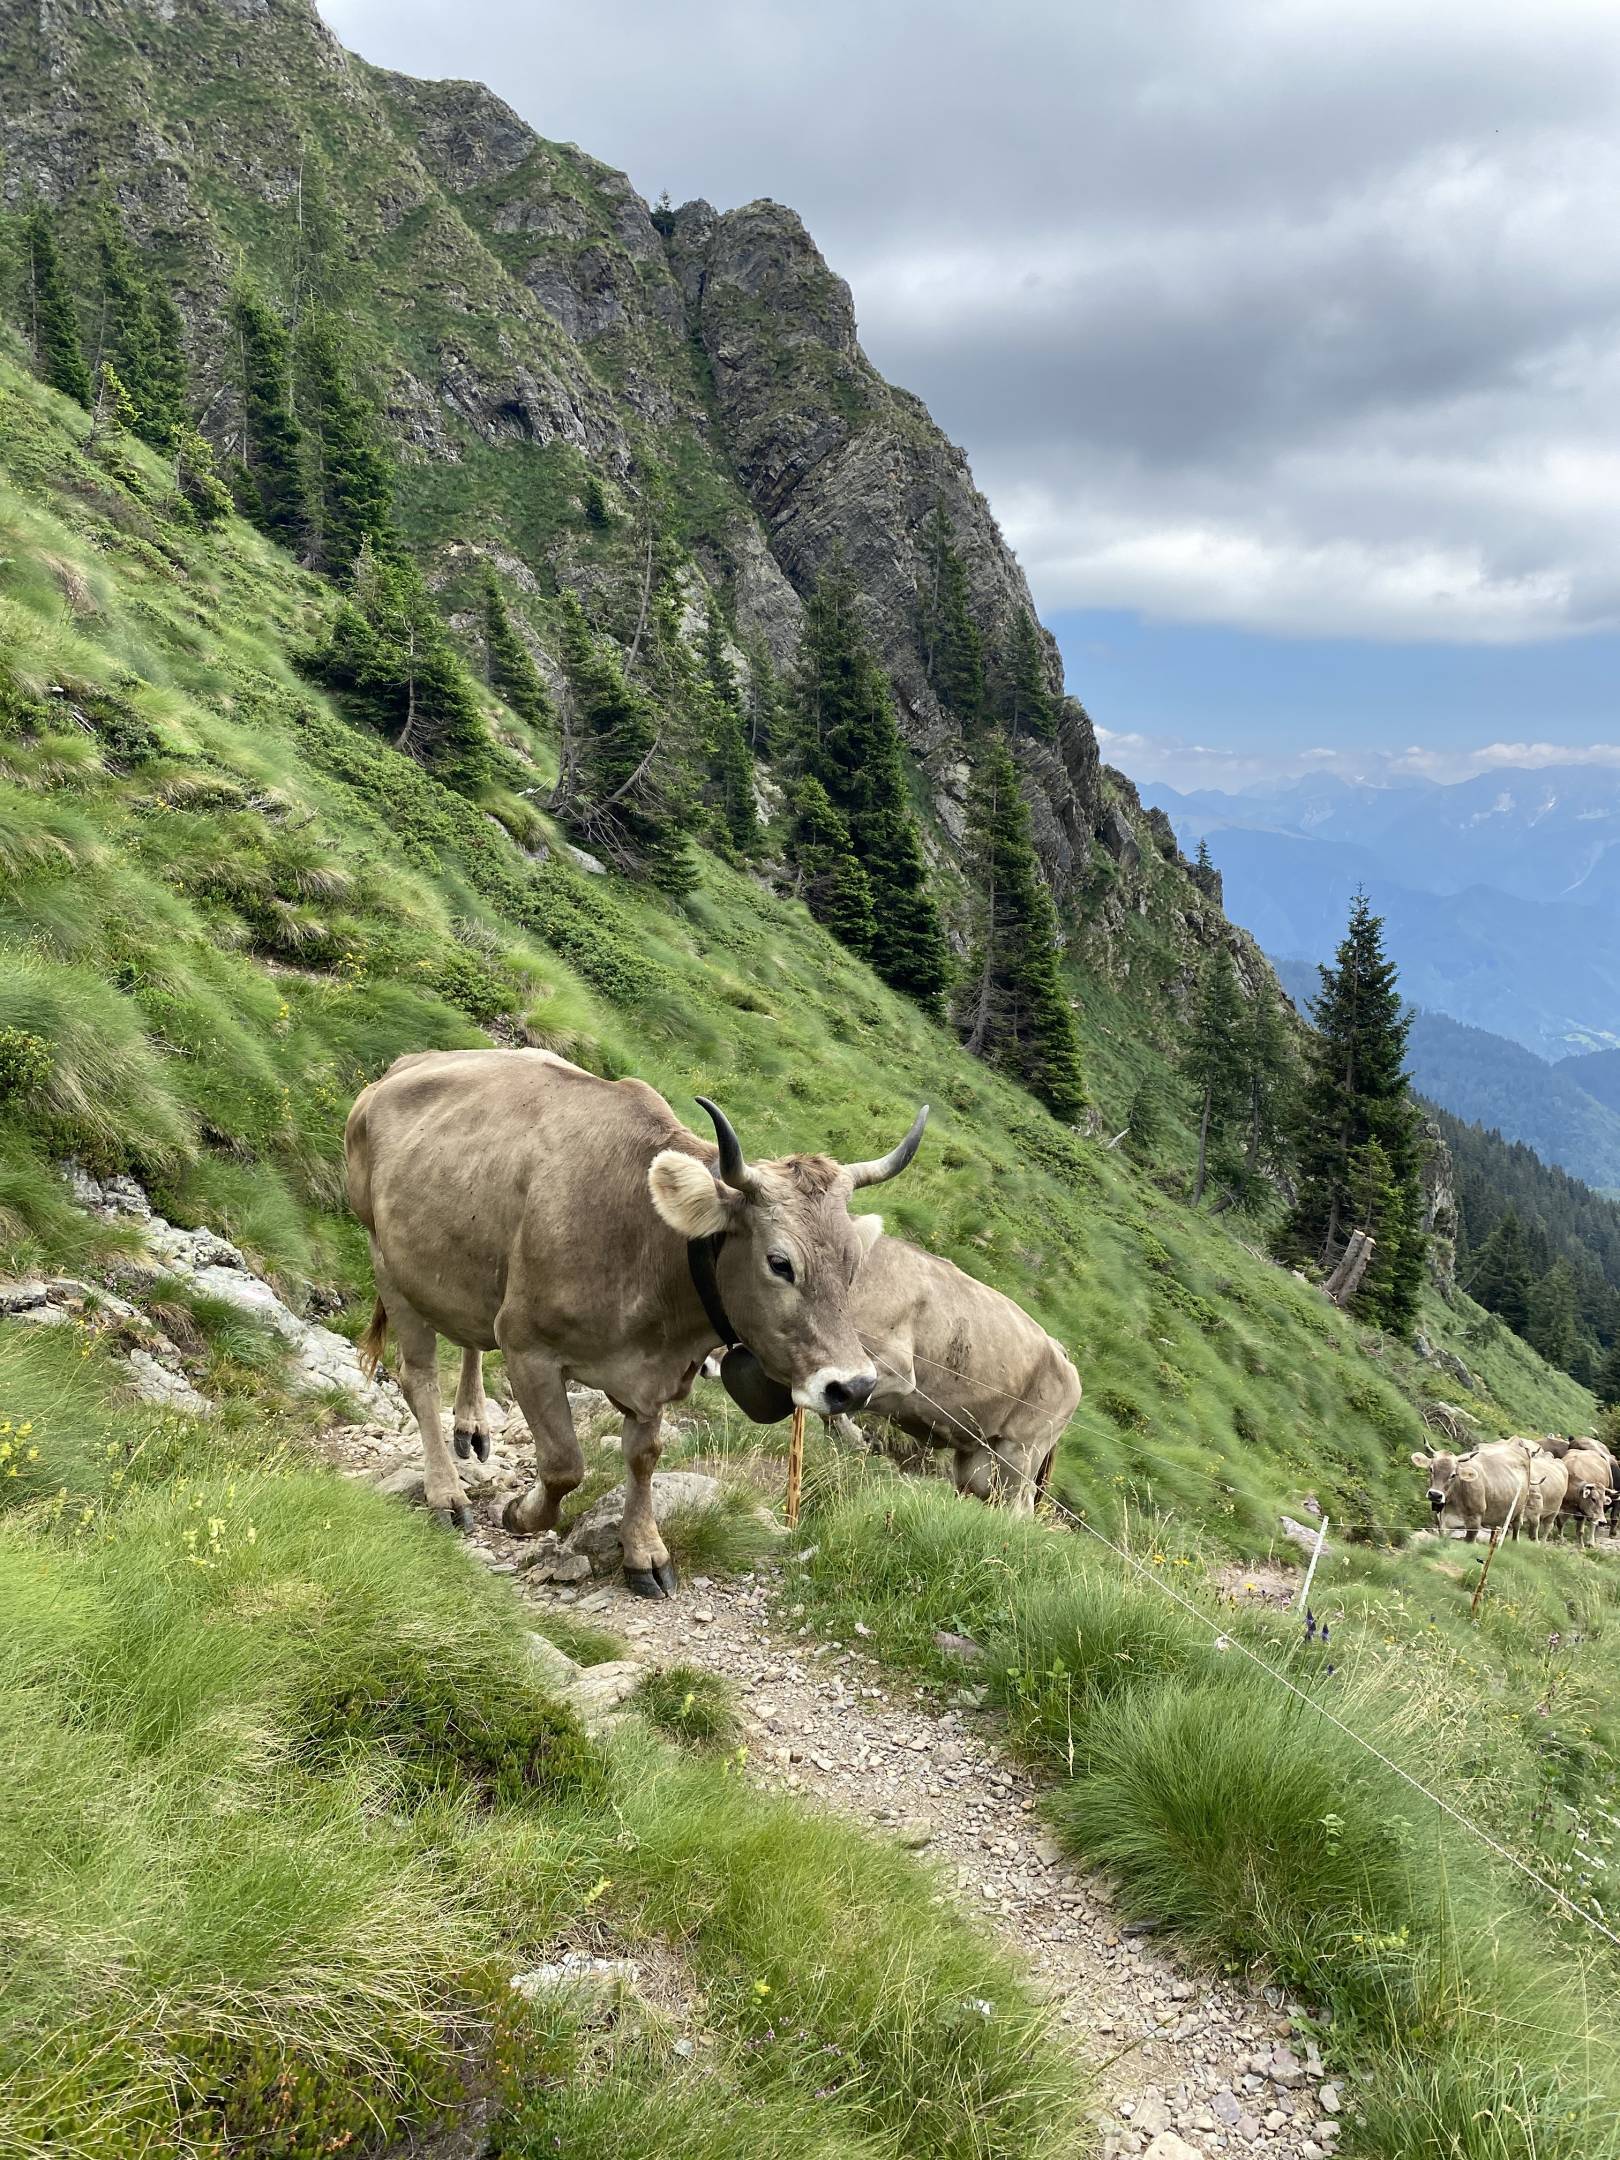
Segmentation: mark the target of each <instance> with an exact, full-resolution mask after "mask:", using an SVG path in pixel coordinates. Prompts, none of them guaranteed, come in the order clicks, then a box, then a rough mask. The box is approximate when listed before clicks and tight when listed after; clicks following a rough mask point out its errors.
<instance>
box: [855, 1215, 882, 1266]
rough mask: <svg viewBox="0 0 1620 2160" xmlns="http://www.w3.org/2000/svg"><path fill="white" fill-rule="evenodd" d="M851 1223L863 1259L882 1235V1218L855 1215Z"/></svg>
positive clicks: (878, 1216) (879, 1216)
mask: <svg viewBox="0 0 1620 2160" xmlns="http://www.w3.org/2000/svg"><path fill="white" fill-rule="evenodd" d="M853 1221H854V1224H855V1235H856V1236H857V1237H858V1238H859V1239H860V1241H861V1256H862V1258H863V1259H864V1258H865V1256H866V1255H867V1254H868V1253H869V1252H870V1251H871V1250H872V1247H873V1246H874V1245H875V1244H876V1243H877V1241H878V1239H879V1238H880V1237H881V1236H882V1235H883V1217H882V1216H881V1215H857V1216H855V1217H854V1218H853Z"/></svg>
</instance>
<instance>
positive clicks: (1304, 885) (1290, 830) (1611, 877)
mask: <svg viewBox="0 0 1620 2160" xmlns="http://www.w3.org/2000/svg"><path fill="white" fill-rule="evenodd" d="M1142 795H1143V800H1144V801H1146V802H1150V803H1152V804H1154V805H1155V806H1157V807H1158V808H1160V809H1162V810H1163V811H1164V812H1165V814H1166V815H1167V816H1168V817H1169V818H1170V820H1171V823H1172V824H1173V826H1174V827H1175V830H1176V834H1177V837H1178V840H1179V841H1180V842H1181V844H1182V845H1183V846H1185V847H1190V846H1193V845H1195V844H1196V842H1197V840H1198V839H1200V838H1204V839H1207V841H1208V844H1209V848H1210V853H1211V855H1212V856H1213V858H1214V860H1215V863H1216V865H1217V867H1218V868H1219V869H1220V871H1221V874H1222V878H1223V881H1224V887H1225V898H1226V905H1227V908H1228V910H1229V912H1230V913H1231V914H1232V916H1233V917H1234V919H1235V920H1237V921H1238V922H1241V923H1242V924H1243V925H1244V927H1245V928H1246V929H1248V930H1250V931H1252V932H1253V934H1254V935H1255V936H1256V937H1257V938H1258V939H1259V941H1260V943H1261V944H1262V945H1263V946H1264V947H1265V948H1266V950H1267V951H1269V952H1271V953H1272V954H1274V955H1277V956H1279V957H1290V958H1300V959H1306V960H1317V959H1322V958H1325V957H1326V956H1327V954H1328V953H1329V952H1330V951H1331V949H1332V943H1333V940H1334V939H1335V937H1336V936H1337V934H1338V926H1339V924H1340V923H1341V922H1342V921H1343V919H1344V910H1345V905H1346V903H1347V901H1348V898H1349V896H1350V895H1351V894H1352V893H1353V892H1354V891H1355V890H1356V888H1357V887H1358V886H1362V887H1364V888H1365V889H1366V890H1367V892H1369V893H1370V894H1371V896H1372V899H1373V902H1374V905H1375V906H1376V907H1377V909H1378V911H1379V913H1380V914H1382V915H1383V916H1384V917H1385V918H1386V921H1387V924H1388V934H1389V946H1390V950H1391V953H1392V954H1393V956H1394V958H1395V959H1396V961H1397V962H1398V964H1399V966H1400V969H1401V979H1402V985H1403V987H1404V988H1405V990H1406V991H1407V994H1408V995H1409V996H1410V997H1411V999H1412V1000H1413V1002H1414V1003H1415V1004H1417V1005H1420V1006H1422V1007H1423V1008H1424V1009H1425V1010H1428V1011H1432V1012H1440V1013H1445V1014H1448V1015H1449V1016H1450V1017H1451V1018H1453V1019H1455V1020H1459V1021H1461V1022H1463V1023H1465V1024H1466V1025H1468V1026H1471V1027H1475V1028H1483V1029H1486V1030H1489V1031H1490V1032H1492V1033H1494V1034H1497V1035H1501V1036H1507V1037H1509V1038H1511V1039H1513V1040H1514V1041H1517V1042H1519V1043H1521V1044H1523V1045H1524V1046H1525V1047H1526V1048H1527V1049H1529V1050H1531V1051H1533V1052H1535V1053H1536V1054H1537V1055H1538V1056H1542V1057H1548V1058H1556V1057H1559V1056H1562V1055H1565V1054H1568V1053H1569V1052H1570V1051H1572V1050H1597V1049H1602V1048H1605V1047H1609V1046H1611V1045H1615V1044H1617V1043H1620V935H1617V933H1616V929H1615V910H1616V907H1617V905H1620V774H1611V773H1609V772H1607V771H1606V770H1604V769H1602V768H1594V767H1589V766H1578V767H1568V768H1548V769H1546V770H1538V771H1535V772H1501V773H1491V774H1485V775H1480V776H1478V777H1477V778H1475V779H1472V780H1467V781H1461V782H1458V783H1456V784H1455V785H1452V786H1441V785H1439V784H1437V783H1435V782H1432V781H1421V780H1420V781H1413V782H1398V783H1389V784H1387V785H1378V786H1372V785H1366V786H1358V785H1356V784H1354V783H1350V782H1346V781H1342V780H1339V779H1336V778H1326V779H1320V780H1318V779H1309V780H1300V781H1295V782H1289V783H1284V784H1282V785H1278V786H1275V787H1270V788H1264V789H1256V790H1254V791H1250V792H1245V793H1244V794H1241V795H1228V794H1224V793H1221V792H1220V791H1217V790H1202V791H1199V792H1196V793H1190V794H1186V795H1183V794H1180V793H1178V792H1177V790H1175V789H1174V788H1170V787H1167V786H1165V785H1163V784H1162V783H1154V784H1152V785H1149V786H1146V787H1144V789H1143V790H1142Z"/></svg>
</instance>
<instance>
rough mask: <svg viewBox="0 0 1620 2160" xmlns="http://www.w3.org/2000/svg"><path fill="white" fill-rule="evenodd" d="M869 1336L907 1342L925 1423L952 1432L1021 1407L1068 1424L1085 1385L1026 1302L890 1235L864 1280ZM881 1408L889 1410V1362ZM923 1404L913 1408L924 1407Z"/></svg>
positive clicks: (993, 1421) (861, 1292)
mask: <svg viewBox="0 0 1620 2160" xmlns="http://www.w3.org/2000/svg"><path fill="white" fill-rule="evenodd" d="M855 1297H856V1305H857V1312H858V1318H859V1322H860V1326H861V1331H862V1334H863V1335H869V1338H870V1340H871V1341H872V1342H878V1341H880V1340H881V1339H883V1338H893V1337H896V1336H899V1337H902V1338H903V1339H904V1340H906V1341H907V1342H908V1344H909V1346H910V1348H911V1352H912V1356H913V1359H914V1362H915V1365H916V1374H917V1387H918V1391H919V1393H920V1394H921V1395H923V1396H924V1397H932V1398H934V1402H935V1408H934V1410H933V1411H932V1413H930V1406H929V1404H928V1403H927V1402H924V1403H923V1404H922V1405H921V1406H920V1411H921V1413H922V1415H921V1416H920V1417H919V1418H918V1420H917V1422H919V1423H927V1424H931V1425H932V1427H933V1429H934V1431H935V1434H936V1436H938V1437H940V1438H944V1437H946V1436H947V1434H949V1433H952V1432H954V1431H955V1430H957V1429H958V1428H957V1427H956V1426H955V1425H954V1423H953V1419H954V1418H956V1417H962V1416H963V1415H964V1414H965V1413H971V1418H970V1422H972V1423H974V1424H975V1425H976V1426H978V1427H982V1428H983V1429H984V1430H988V1431H993V1430H996V1429H997V1428H998V1427H999V1426H1000V1425H1001V1424H1003V1423H1004V1422H1005V1421H1006V1419H1007V1417H1008V1415H1009V1414H1010V1412H1011V1411H1012V1410H1014V1409H1023V1410H1026V1411H1029V1412H1033V1413H1034V1414H1036V1415H1037V1416H1042V1417H1051V1418H1052V1419H1055V1420H1058V1421H1060V1422H1062V1423H1067V1421H1068V1419H1069V1417H1070V1416H1071V1415H1072V1414H1073V1411H1074V1407H1075V1405H1076V1403H1078V1402H1079V1400H1080V1381H1079V1376H1078V1374H1076V1372H1075V1369H1074V1367H1073V1365H1072V1364H1071V1363H1070V1362H1069V1359H1068V1357H1067V1356H1066V1355H1065V1353H1064V1351H1063V1348H1062V1346H1061V1344H1059V1343H1057V1342H1055V1341H1054V1340H1053V1338H1052V1337H1051V1336H1050V1335H1049V1334H1048V1333H1047V1332H1046V1330H1045V1328H1043V1327H1042V1326H1041V1325H1040V1323H1039V1321H1037V1320H1034V1319H1032V1318H1031V1317H1030V1315H1029V1314H1028V1313H1027V1312H1025V1311H1024V1309H1023V1307H1022V1306H1021V1305H1018V1304H1015V1303H1014V1301H1013V1300H1012V1299H1011V1298H1010V1297H1007V1296H1005V1295H1004V1294H1003V1293H1002V1292H1001V1291H1000V1290H995V1289H992V1288H991V1286H990V1285H989V1284H988V1283H982V1282H980V1281H978V1279H977V1278H976V1277H974V1276H972V1275H968V1274H965V1273H964V1272H963V1270H962V1269H961V1268H959V1267H957V1266H956V1265H955V1264H954V1263H953V1262H952V1261H949V1260H946V1259H942V1258H941V1257H940V1255H939V1254H937V1253H929V1252H924V1251H922V1250H921V1249H920V1248H919V1247H917V1246H914V1245H908V1244H906V1243H904V1242H903V1241H902V1240H900V1239H898V1238H888V1237H885V1238H880V1239H879V1240H878V1242H877V1244H876V1245H875V1246H874V1247H873V1249H872V1252H871V1255H870V1256H869V1258H868V1259H867V1261H866V1263H865V1265H864V1266H863V1267H862V1269H861V1272H860V1275H859V1276H858V1277H857V1279H856V1286H855ZM878 1362H879V1382H878V1392H877V1396H876V1397H875V1398H874V1408H878V1409H882V1408H884V1407H885V1405H884V1402H883V1397H884V1393H885V1389H884V1381H883V1377H882V1361H881V1358H880V1359H879V1361H878ZM918 1407H919V1406H916V1405H914V1406H913V1408H914V1410H915V1409H918Z"/></svg>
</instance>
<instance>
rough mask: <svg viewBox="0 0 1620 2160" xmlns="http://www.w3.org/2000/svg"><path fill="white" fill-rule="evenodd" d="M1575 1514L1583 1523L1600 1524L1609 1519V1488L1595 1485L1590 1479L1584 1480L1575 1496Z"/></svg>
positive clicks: (1576, 1490)
mask: <svg viewBox="0 0 1620 2160" xmlns="http://www.w3.org/2000/svg"><path fill="white" fill-rule="evenodd" d="M1573 1498H1574V1501H1575V1512H1576V1513H1577V1514H1578V1515H1579V1516H1580V1518H1581V1520H1582V1522H1589V1523H1593V1524H1596V1523H1600V1522H1607V1521H1608V1519H1609V1488H1608V1486H1607V1485H1594V1484H1593V1483H1592V1481H1591V1479H1590V1478H1583V1479H1582V1480H1581V1482H1580V1484H1579V1485H1578V1486H1577V1487H1576V1488H1575V1492H1574V1495H1573Z"/></svg>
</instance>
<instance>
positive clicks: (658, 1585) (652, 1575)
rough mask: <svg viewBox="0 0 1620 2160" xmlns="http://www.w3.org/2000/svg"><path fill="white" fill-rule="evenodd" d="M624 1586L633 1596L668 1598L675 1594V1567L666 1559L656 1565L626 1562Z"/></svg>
mask: <svg viewBox="0 0 1620 2160" xmlns="http://www.w3.org/2000/svg"><path fill="white" fill-rule="evenodd" d="M624 1587H625V1588H626V1589H627V1590H628V1591H629V1592H630V1593H631V1594H632V1596H634V1597H649V1598H668V1597H673V1596H674V1595H675V1591H676V1587H677V1583H676V1576H675V1569H674V1566H673V1565H672V1563H671V1562H670V1561H668V1560H664V1561H661V1562H660V1563H659V1565H658V1566H657V1567H650V1568H649V1567H631V1566H630V1565H629V1564H628V1563H626V1566H625V1570H624Z"/></svg>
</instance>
